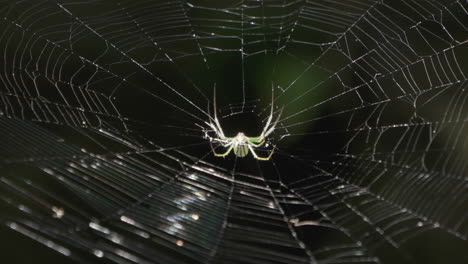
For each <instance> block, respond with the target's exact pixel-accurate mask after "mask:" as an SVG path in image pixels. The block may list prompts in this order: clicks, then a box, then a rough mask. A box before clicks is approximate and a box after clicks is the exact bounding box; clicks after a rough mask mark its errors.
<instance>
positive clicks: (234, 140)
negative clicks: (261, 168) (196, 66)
mask: <svg viewBox="0 0 468 264" xmlns="http://www.w3.org/2000/svg"><path fill="white" fill-rule="evenodd" d="M271 96H272V100H271V110H270V116H269V117H268V120H267V122H266V124H265V127H264V128H263V130H262V133H261V134H260V136H258V137H248V136H246V135H245V134H244V133H243V132H239V133H237V135H236V136H235V137H226V136H225V135H224V132H223V129H222V128H221V124H220V123H219V120H218V116H217V114H216V111H217V110H216V89H214V91H213V108H214V118H213V117H210V122H205V123H206V124H207V125H208V126H210V128H211V129H212V130H213V131H214V132H215V134H216V137H210V136H208V134H207V132H205V136H206V137H208V138H209V139H210V146H211V149H212V151H213V154H214V155H215V156H216V157H225V156H227V155H228V154H229V153H230V152H231V151H234V154H235V155H236V156H237V157H245V156H247V154H248V153H249V150H250V152H251V153H252V155H253V156H254V158H256V159H258V160H269V159H270V158H271V156H272V155H273V152H274V150H275V147H273V149H272V150H271V152H270V154H269V155H268V156H266V157H260V156H258V155H257V153H256V152H255V148H258V147H260V146H262V145H263V144H265V142H266V141H265V139H266V137H268V136H269V135H270V134H271V133H272V132H273V131H274V130H275V127H276V124H277V123H278V121H279V119H280V117H281V114H282V112H283V107H282V108H281V110H280V112H279V114H278V116H277V117H276V119H275V122H273V124H271V121H272V120H273V100H274V95H273V92H272V95H271ZM211 120H212V121H214V124H213V122H211ZM270 125H271V126H270ZM211 141H216V142H218V143H219V144H220V145H222V146H223V147H225V148H228V149H227V150H226V152H224V153H217V152H216V151H215V149H214V148H213V145H212V144H211Z"/></svg>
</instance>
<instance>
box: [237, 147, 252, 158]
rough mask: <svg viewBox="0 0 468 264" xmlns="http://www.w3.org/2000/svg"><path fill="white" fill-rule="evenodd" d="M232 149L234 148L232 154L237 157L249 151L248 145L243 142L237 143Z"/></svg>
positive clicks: (245, 154) (243, 155)
mask: <svg viewBox="0 0 468 264" xmlns="http://www.w3.org/2000/svg"><path fill="white" fill-rule="evenodd" d="M233 150H234V154H235V155H236V156H237V157H241V158H242V157H245V156H247V154H248V153H249V147H248V146H247V145H244V144H237V146H235V147H234V148H233Z"/></svg>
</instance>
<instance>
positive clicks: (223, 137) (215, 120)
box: [213, 86, 226, 139]
mask: <svg viewBox="0 0 468 264" xmlns="http://www.w3.org/2000/svg"><path fill="white" fill-rule="evenodd" d="M213 110H214V122H215V125H216V128H217V129H215V131H216V134H218V135H219V136H220V138H222V139H225V138H226V136H224V132H223V129H222V128H221V124H220V123H219V120H218V114H217V112H218V110H217V109H216V86H215V87H214V88H213Z"/></svg>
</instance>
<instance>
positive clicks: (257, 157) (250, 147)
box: [247, 144, 276, 160]
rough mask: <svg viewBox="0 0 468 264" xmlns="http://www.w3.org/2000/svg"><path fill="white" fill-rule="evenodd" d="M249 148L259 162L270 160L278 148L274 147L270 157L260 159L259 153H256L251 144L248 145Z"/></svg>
mask: <svg viewBox="0 0 468 264" xmlns="http://www.w3.org/2000/svg"><path fill="white" fill-rule="evenodd" d="M247 146H248V147H249V149H250V152H252V155H253V156H254V157H255V158H256V159H258V160H270V158H271V156H272V155H273V152H275V148H276V147H273V149H272V150H271V152H270V154H269V155H268V156H266V157H260V156H258V155H257V153H256V152H255V150H254V149H253V148H252V146H251V145H250V144H247Z"/></svg>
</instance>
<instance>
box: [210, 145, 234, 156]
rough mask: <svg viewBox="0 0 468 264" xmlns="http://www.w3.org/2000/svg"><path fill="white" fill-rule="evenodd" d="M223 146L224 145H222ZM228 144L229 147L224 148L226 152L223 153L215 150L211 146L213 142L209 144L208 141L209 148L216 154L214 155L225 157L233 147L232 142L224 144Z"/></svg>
mask: <svg viewBox="0 0 468 264" xmlns="http://www.w3.org/2000/svg"><path fill="white" fill-rule="evenodd" d="M223 146H224V145H223ZM227 146H229V148H228V149H227V150H226V152H224V153H218V152H216V150H215V149H214V148H213V144H211V142H210V147H211V150H212V151H213V154H214V155H215V156H216V157H226V156H227V155H228V154H229V153H230V152H231V150H232V148H233V147H234V145H233V144H232V142H229V143H227V144H226V146H225V147H227Z"/></svg>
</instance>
